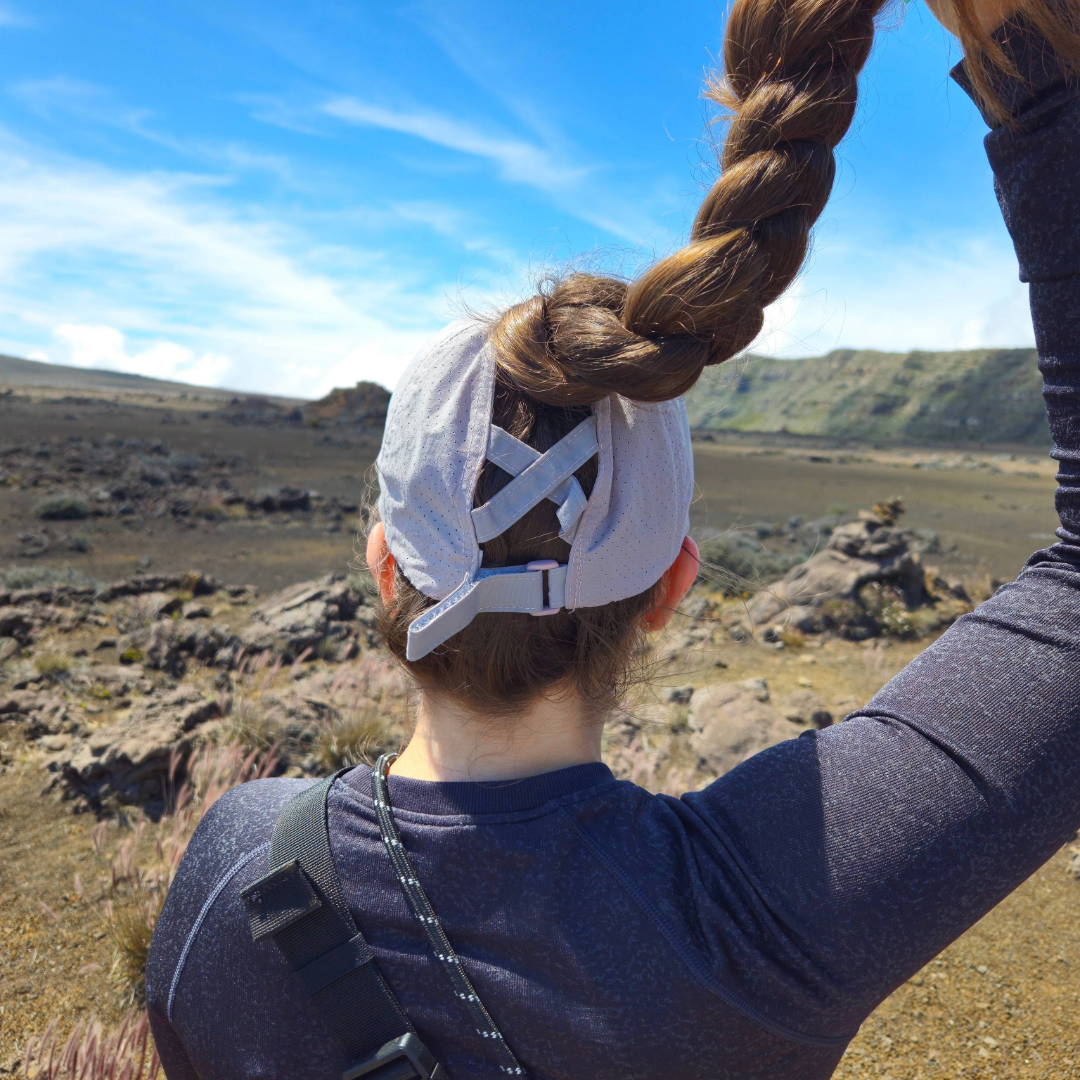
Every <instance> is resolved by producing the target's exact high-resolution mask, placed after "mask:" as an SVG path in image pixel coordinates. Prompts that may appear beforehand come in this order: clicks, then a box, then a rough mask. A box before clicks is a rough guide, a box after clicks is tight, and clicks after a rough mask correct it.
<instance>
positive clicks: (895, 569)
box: [747, 511, 930, 632]
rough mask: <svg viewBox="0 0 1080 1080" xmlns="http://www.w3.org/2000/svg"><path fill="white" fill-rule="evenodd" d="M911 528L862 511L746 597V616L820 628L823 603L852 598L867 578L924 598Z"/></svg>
mask: <svg viewBox="0 0 1080 1080" xmlns="http://www.w3.org/2000/svg"><path fill="white" fill-rule="evenodd" d="M917 539H918V538H917V537H916V535H915V533H914V532H913V531H912V530H909V529H900V528H897V527H895V526H893V525H887V524H885V522H884V521H883V520H882V519H881V518H880V517H879V516H878V515H875V514H872V513H869V512H867V511H864V512H863V513H862V514H861V515H860V520H858V521H853V522H851V523H850V524H848V525H841V526H840V527H839V528H838V529H835V530H834V531H833V534H832V536H831V537H830V538H829V542H828V546H827V547H826V548H825V550H824V551H821V552H819V553H818V554H817V555H814V556H812V557H811V558H810V559H808V560H807V561H806V562H804V563H801V564H800V565H799V566H796V567H793V568H792V569H791V570H790V571H788V573H787V575H786V576H785V577H784V578H783V579H782V580H781V581H778V582H777V583H776V584H775V585H773V586H771V587H770V588H769V589H766V590H764V591H762V592H760V593H758V594H757V596H755V597H754V598H753V599H752V600H751V601H750V603H749V605H748V609H747V613H748V615H749V617H750V619H751V620H752V621H753V622H754V623H756V624H758V625H761V624H763V623H769V622H773V621H779V622H784V623H786V624H788V625H793V626H795V627H796V628H797V629H799V630H804V631H810V632H812V631H817V630H821V629H822V628H823V625H822V623H823V614H824V613H823V610H822V609H823V608H825V607H826V605H828V604H829V603H830V602H836V601H854V600H855V598H856V595H857V594H858V591H859V590H860V589H861V588H862V587H863V586H865V585H868V584H870V583H871V582H882V583H888V584H891V585H894V586H896V587H897V588H898V589H899V591H900V592H901V593H902V594H903V597H904V600H905V602H906V603H907V604H908V605H909V606H910V607H915V606H917V605H919V604H925V603H927V602H928V601H929V599H930V597H929V595H928V593H927V591H926V571H925V569H924V568H923V565H922V562H921V560H920V557H919V554H918V552H917V551H915V550H913V546H915V544H916V542H917Z"/></svg>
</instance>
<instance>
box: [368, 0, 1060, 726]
mask: <svg viewBox="0 0 1080 1080" xmlns="http://www.w3.org/2000/svg"><path fill="white" fill-rule="evenodd" d="M957 2H958V3H960V4H967V3H970V0H957ZM1047 2H1048V3H1049V2H1053V0H1047ZM884 3H885V0H735V3H734V4H733V6H732V8H731V12H730V15H729V17H728V21H727V28H726V33H725V40H724V67H725V74H724V77H723V79H721V80H716V81H713V82H711V83H710V84H709V86H708V88H707V94H708V96H709V97H710V98H712V99H713V100H714V101H716V102H717V103H719V104H720V105H721V106H723V108H724V109H725V110H726V111H727V113H726V120H727V126H728V131H727V138H726V140H725V142H724V146H723V151H722V153H721V158H720V165H721V174H720V177H719V179H718V180H717V181H716V183H715V184H714V185H713V187H712V189H711V190H710V191H709V192H708V194H707V195H706V196H705V199H704V201H703V202H702V205H701V208H700V210H699V211H698V214H697V218H696V220H695V222H694V225H693V229H692V230H691V234H690V241H689V243H688V244H687V245H686V246H685V247H684V248H682V249H681V250H679V251H677V252H675V253H674V254H673V255H670V256H668V257H667V258H665V259H661V260H660V261H659V262H657V263H655V264H654V265H653V266H652V267H650V268H649V269H648V270H647V271H646V272H645V273H644V274H642V276H641V277H639V278H638V279H637V280H635V281H632V282H626V281H622V280H619V279H616V278H612V277H603V276H597V275H593V274H585V273H573V274H569V275H567V276H565V277H562V278H558V279H555V280H552V281H549V282H547V283H545V284H544V285H543V286H542V287H541V288H540V290H539V291H538V293H537V294H536V295H534V296H532V297H531V298H529V299H527V300H525V301H523V302H522V303H520V304H517V305H515V306H514V307H511V308H510V309H509V310H508V311H506V312H505V313H504V314H503V315H502V316H501V317H500V318H498V319H497V320H496V321H495V322H494V323H493V324H492V326H491V329H490V341H491V343H492V345H493V347H494V351H495V355H496V364H497V382H498V388H497V393H496V399H495V405H494V411H493V422H494V423H496V424H498V425H500V426H501V427H503V428H506V429H507V430H508V431H510V432H511V434H513V435H516V436H517V437H518V438H520V439H523V440H524V441H525V442H527V443H529V444H530V445H531V446H533V447H535V448H536V449H538V450H541V451H543V450H546V449H547V448H548V447H550V446H551V445H553V444H554V443H555V442H557V441H558V440H559V439H560V438H561V437H562V436H563V435H565V434H567V433H568V432H569V431H570V430H571V429H572V428H573V427H574V426H575V425H576V424H577V423H579V422H580V421H581V419H582V418H583V417H585V416H587V415H588V413H589V409H588V407H589V406H590V405H591V404H592V403H593V402H595V401H597V400H599V399H600V398H602V397H604V396H606V395H608V394H612V393H617V394H621V395H623V396H624V397H627V398H630V399H632V400H635V401H642V402H655V401H666V400H669V399H671V398H675V397H678V396H679V395H680V394H683V393H685V392H686V391H687V390H689V389H690V388H691V387H692V386H693V385H694V383H695V382H696V381H697V379H698V377H699V376H700V375H701V372H702V370H703V369H704V368H705V367H706V366H707V365H710V364H719V363H721V362H723V361H724V360H727V359H728V358H729V357H731V356H734V355H735V354H736V353H738V352H740V351H741V350H742V349H744V348H746V346H748V345H749V344H750V342H751V341H753V339H754V338H755V337H756V336H757V334H758V332H759V331H760V330H761V327H762V322H763V313H764V309H765V308H766V306H767V305H769V304H771V303H772V302H773V301H774V300H776V299H777V298H778V297H779V296H780V294H781V293H782V292H783V291H784V290H785V289H786V288H787V286H788V285H789V284H790V283H791V281H792V280H793V279H794V277H795V275H796V274H797V273H798V271H799V269H800V267H801V266H802V263H803V260H804V258H805V256H806V251H807V244H808V241H809V236H810V229H811V226H812V225H813V223H814V222H815V221H816V220H817V218H818V216H819V215H820V213H821V211H822V209H823V208H824V206H825V203H826V200H827V199H828V197H829V193H830V191H831V189H832V184H833V177H834V174H835V160H834V157H833V150H834V148H835V147H836V145H837V143H838V142H839V141H840V140H841V138H843V136H844V134H845V133H846V131H847V130H848V127H849V126H850V124H851V121H852V118H853V116H854V113H855V105H856V96H857V79H858V75H859V71H860V70H861V68H862V67H863V65H864V63H865V62H866V59H867V56H868V55H869V52H870V46H871V42H872V40H873V34H874V19H875V17H876V15H877V14H878V12H879V11H880V10H881V8H882V7H883V6H884ZM595 472H596V465H595V461H593V462H590V463H589V464H587V465H585V466H583V467H582V468H581V469H580V470H579V471H578V473H577V476H578V479H579V480H580V482H581V484H582V486H583V488H584V490H585V492H586V494H588V493H589V492H590V491H591V489H592V483H593V481H594V479H595ZM509 479H510V478H509V477H508V476H507V474H505V473H504V472H502V471H501V470H500V469H498V468H497V467H496V466H494V465H492V464H490V463H489V464H488V465H486V466H485V467H484V470H483V472H482V475H481V478H480V481H479V484H478V486H477V492H476V504H477V505H482V504H483V503H484V502H486V501H487V500H488V499H489V498H491V496H492V495H494V494H495V492H496V491H498V490H499V489H500V488H501V487H502V486H503V485H504V484H505V483H507V482H508V481H509ZM557 532H558V524H557V521H556V518H555V512H554V508H553V506H552V504H550V503H548V502H544V503H541V504H540V505H539V506H538V507H536V508H535V509H534V510H532V511H531V512H530V513H529V514H527V515H526V516H525V517H524V518H523V519H522V520H520V521H519V522H517V523H516V524H515V525H514V526H512V527H511V528H510V529H508V530H507V531H506V532H505V533H504V534H503V535H501V536H499V537H497V538H495V539H494V540H490V541H488V542H487V543H485V544H483V545H482V547H483V550H484V565H485V566H489V567H494V566H504V565H513V564H520V563H524V562H527V561H529V560H531V559H538V558H554V559H558V560H559V561H560V562H566V560H567V558H568V555H569V548H568V546H567V545H566V544H565V543H564V542H563V541H561V540H560V539H559V538H558V535H557ZM656 592H657V589H656V587H654V588H653V589H650V590H648V591H647V592H645V593H643V594H641V595H639V596H635V597H632V598H630V599H628V600H622V601H618V602H617V603H614V604H609V605H607V606H605V607H600V608H580V609H577V610H575V611H563V612H561V613H559V614H558V615H554V616H545V617H541V618H536V617H533V616H529V615H518V614H509V613H499V614H484V615H480V616H478V617H477V618H476V619H475V620H474V621H473V622H472V623H471V624H470V625H469V626H468V627H466V628H465V629H464V630H462V631H461V632H460V633H458V634H457V635H455V636H454V637H453V638H452V639H451V640H450V641H448V642H447V643H446V644H444V645H442V646H440V647H439V648H438V649H436V650H434V651H433V652H432V653H430V654H429V655H428V656H426V657H424V658H423V659H422V660H419V661H416V662H414V663H407V664H406V666H407V668H408V670H409V671H410V673H411V674H412V675H413V676H414V678H415V679H416V681H417V682H418V683H419V684H420V685H421V686H422V687H425V688H428V689H430V690H434V691H436V692H438V693H444V694H447V695H450V696H452V697H454V698H456V699H457V700H459V701H461V702H463V703H464V704H466V705H468V706H469V707H471V708H472V709H474V710H477V711H480V712H482V713H488V714H501V715H507V714H513V712H514V711H516V710H518V709H520V708H523V707H524V706H526V705H527V704H528V703H529V702H531V701H532V700H534V699H535V698H536V697H537V696H538V695H541V694H546V695H549V696H550V695H552V694H553V693H558V692H559V691H561V690H565V689H570V688H572V689H574V690H576V691H577V692H578V693H579V694H580V695H581V696H582V697H583V698H584V699H585V701H586V702H587V703H588V704H589V705H591V706H592V708H593V710H594V711H595V713H596V714H597V715H598V716H599V715H602V714H604V713H605V712H606V711H608V710H610V709H611V708H612V706H614V705H615V704H616V702H617V701H618V699H619V697H620V695H621V693H622V692H623V690H624V689H625V688H626V685H627V683H628V681H629V680H630V679H631V675H630V674H629V672H630V669H631V666H632V663H631V662H632V660H633V658H634V657H635V656H637V655H640V654H641V651H642V650H641V648H640V645H641V642H640V638H639V633H640V631H639V626H640V618H641V615H642V614H643V613H644V612H645V611H647V610H648V609H649V608H650V607H651V606H652V605H653V602H654V596H655V593H656ZM432 603H433V601H431V600H430V599H428V598H427V597H425V596H423V595H422V594H421V593H420V592H419V591H417V590H416V589H415V588H414V587H413V586H412V585H411V584H410V583H409V582H408V581H407V580H406V579H405V577H404V576H403V575H402V574H401V573H400V571H399V572H398V574H397V591H396V594H395V599H394V601H393V603H392V604H391V605H390V606H388V607H387V608H386V609H385V610H384V611H383V612H382V614H381V617H380V623H379V627H380V630H381V632H382V634H383V636H384V638H385V640H386V642H387V644H388V645H389V647H390V649H391V650H392V652H393V653H394V655H395V656H397V657H398V658H399V659H401V660H402V661H403V662H404V656H405V643H406V638H407V632H408V626H409V623H410V622H411V621H412V620H413V619H414V618H416V616H418V615H419V614H420V613H421V612H422V611H423V610H424V609H425V608H427V607H429V606H431V604H432Z"/></svg>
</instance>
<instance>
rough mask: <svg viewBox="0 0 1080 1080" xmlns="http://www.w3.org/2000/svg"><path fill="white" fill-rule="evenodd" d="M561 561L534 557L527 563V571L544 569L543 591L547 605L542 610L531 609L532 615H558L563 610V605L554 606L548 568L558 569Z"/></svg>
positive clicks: (544, 601)
mask: <svg viewBox="0 0 1080 1080" xmlns="http://www.w3.org/2000/svg"><path fill="white" fill-rule="evenodd" d="M558 569H559V561H558V560H557V559H534V560H533V561H532V562H531V563H526V564H525V572H526V573H531V572H532V571H534V570H542V571H544V591H543V594H542V595H543V597H544V599H543V603H544V604H545V605H546V606H545V607H543V608H541V609H540V611H531V612H530V613H529V614H530V615H558V614H559V612H560V611H562V608H561V607H552V606H551V600H550V595H551V594H550V592H549V588H548V576H547V571H548V570H558Z"/></svg>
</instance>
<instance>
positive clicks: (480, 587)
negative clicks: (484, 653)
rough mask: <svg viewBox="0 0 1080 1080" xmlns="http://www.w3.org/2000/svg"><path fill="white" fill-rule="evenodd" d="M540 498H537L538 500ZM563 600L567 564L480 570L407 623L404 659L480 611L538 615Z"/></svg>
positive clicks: (446, 635) (417, 655)
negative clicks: (546, 596) (545, 596)
mask: <svg viewBox="0 0 1080 1080" xmlns="http://www.w3.org/2000/svg"><path fill="white" fill-rule="evenodd" d="M537 501H539V500H537ZM545 574H547V579H548V602H547V604H545V603H544V575H545ZM565 603H566V567H565V566H559V567H557V568H555V569H552V570H529V569H528V568H527V567H525V566H499V567H495V568H493V569H491V570H481V571H480V573H479V575H478V577H477V578H476V579H475V580H473V581H466V582H465V584H464V585H462V586H461V587H460V588H458V589H457V590H456V591H455V592H453V593H451V594H450V595H449V596H448V597H447V598H446V599H445V600H443V601H441V602H440V603H438V604H436V605H435V606H434V607H433V608H428V610H427V611H425V612H424V614H423V615H421V616H420V617H419V618H416V619H414V620H413V621H412V623H411V625H410V626H409V640H408V644H407V645H406V647H405V658H406V659H407V660H419V659H420V658H421V657H423V656H427V654H428V653H429V652H431V650H432V649H435V648H438V646H440V645H441V644H442V643H443V642H444V641H446V640H447V639H448V638H450V637H453V635H454V634H456V633H457V632H458V631H459V630H464V629H465V627H466V626H468V625H469V623H471V622H472V621H473V619H474V618H476V616H477V615H478V614H479V613H480V612H481V611H520V612H524V613H527V614H530V615H538V614H540V613H541V612H547V611H550V610H552V609H553V608H561V607H563V606H564V604H565Z"/></svg>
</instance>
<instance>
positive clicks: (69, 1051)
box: [23, 1012, 162, 1080]
mask: <svg viewBox="0 0 1080 1080" xmlns="http://www.w3.org/2000/svg"><path fill="white" fill-rule="evenodd" d="M23 1071H24V1072H25V1074H26V1076H27V1077H28V1078H29V1080H156V1078H157V1077H159V1076H161V1075H162V1072H161V1062H160V1061H159V1060H158V1056H157V1051H156V1050H155V1049H154V1042H153V1040H152V1039H151V1037H150V1021H149V1019H148V1018H147V1015H146V1013H145V1012H131V1013H128V1014H127V1016H125V1017H124V1019H123V1020H122V1021H121V1022H120V1024H119V1025H118V1026H117V1027H115V1028H113V1029H112V1030H111V1031H105V1030H104V1028H103V1027H102V1025H101V1023H100V1022H99V1021H98V1020H95V1019H90V1020H87V1021H85V1022H80V1023H78V1024H76V1025H75V1030H74V1031H72V1032H71V1034H70V1035H69V1036H68V1038H67V1040H66V1041H65V1042H64V1043H63V1045H61V1044H60V1036H59V1035H58V1034H57V1024H56V1021H55V1020H54V1021H53V1022H52V1023H51V1024H50V1025H49V1026H48V1027H47V1028H46V1029H45V1031H44V1033H43V1034H42V1035H41V1036H40V1037H39V1038H36V1039H31V1040H30V1041H29V1042H28V1043H27V1046H26V1055H25V1057H24V1058H23Z"/></svg>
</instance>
